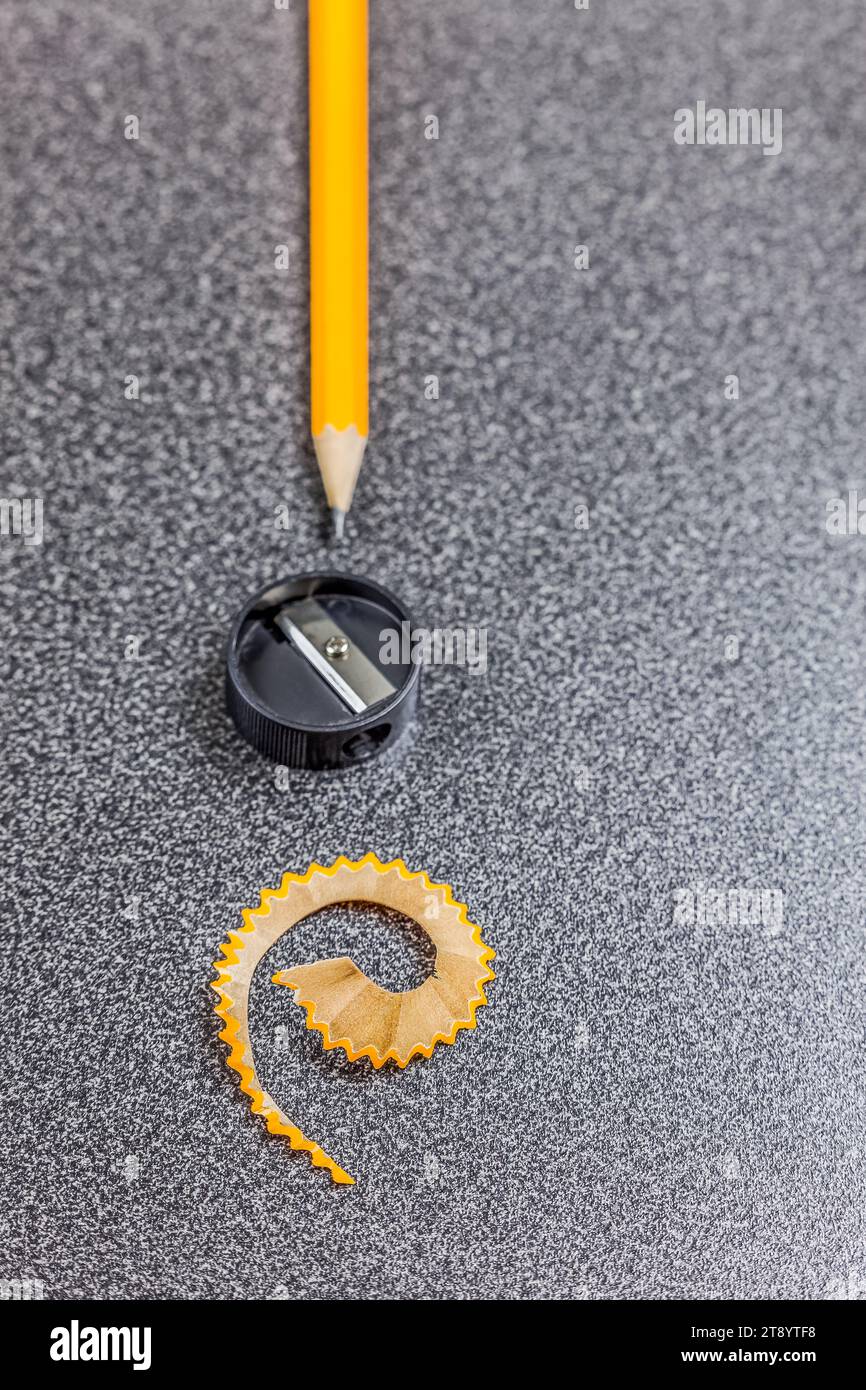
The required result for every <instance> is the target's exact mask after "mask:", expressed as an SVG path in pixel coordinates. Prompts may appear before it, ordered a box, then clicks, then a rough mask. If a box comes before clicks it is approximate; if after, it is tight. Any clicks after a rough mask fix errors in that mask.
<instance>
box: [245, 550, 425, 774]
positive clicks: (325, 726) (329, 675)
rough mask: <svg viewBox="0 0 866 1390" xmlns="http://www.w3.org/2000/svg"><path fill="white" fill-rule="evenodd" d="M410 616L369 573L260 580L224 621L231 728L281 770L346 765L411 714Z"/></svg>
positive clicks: (417, 674) (415, 684)
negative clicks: (364, 575)
mask: <svg viewBox="0 0 866 1390" xmlns="http://www.w3.org/2000/svg"><path fill="white" fill-rule="evenodd" d="M411 631H412V626H411V619H410V617H409V614H408V612H407V611H406V609H405V608H404V607H403V605H402V604H401V603H399V602H398V600H397V599H396V598H395V597H394V595H393V594H391V593H389V592H388V590H387V589H384V588H382V586H381V585H380V584H374V583H373V582H372V581H371V580H369V579H359V578H356V577H355V576H353V575H348V574H298V575H293V576H291V577H290V578H288V579H282V580H280V581H279V583H276V584H269V585H268V586H267V588H265V589H262V590H261V592H260V593H258V594H256V595H255V596H254V597H253V598H251V599H250V600H249V602H248V603H247V604H245V606H244V607H243V608H242V609H241V611H240V613H238V615H237V617H236V618H235V620H234V623H233V625H232V630H231V635H230V637H229V645H228V655H227V659H226V702H227V705H228V710H229V713H230V714H231V716H232V719H233V720H234V722H235V724H236V725H237V727H238V729H239V731H240V732H241V733H242V734H243V736H244V738H245V739H247V740H248V741H249V742H250V743H251V744H253V746H254V747H255V748H257V749H258V750H259V752H260V753H264V754H265V756H266V757H268V758H272V759H273V760H274V761H275V762H278V763H281V764H283V765H284V766H286V767H309V768H327V767H330V768H337V767H352V766H354V765H355V764H356V763H360V762H364V761H366V760H367V759H368V758H372V757H375V755H376V754H377V753H381V752H383V751H384V750H385V749H386V748H390V747H391V746H392V745H393V744H395V743H396V742H397V740H398V739H399V738H400V737H401V736H402V735H403V734H404V733H405V732H406V730H407V729H408V727H409V725H410V724H411V723H412V720H413V719H414V716H415V710H416V708H417V705H418V691H419V685H420V678H421V667H420V665H418V664H417V663H416V662H413V661H412V659H411V646H412V644H411Z"/></svg>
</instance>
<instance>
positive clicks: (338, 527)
mask: <svg viewBox="0 0 866 1390" xmlns="http://www.w3.org/2000/svg"><path fill="white" fill-rule="evenodd" d="M331 520H332V521H333V523H334V537H335V539H336V540H338V541H341V540H342V539H343V530H344V528H345V525H346V513H345V512H344V511H341V510H340V508H339V507H332V508H331Z"/></svg>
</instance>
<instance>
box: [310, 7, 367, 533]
mask: <svg viewBox="0 0 866 1390" xmlns="http://www.w3.org/2000/svg"><path fill="white" fill-rule="evenodd" d="M309 35H310V394H311V424H312V432H313V442H314V444H315V447H316V456H317V458H318V461H319V467H320V469H321V472H322V480H323V482H324V484H325V492H326V494H327V498H328V503H329V505H330V506H331V507H332V508H333V509H335V511H339V512H341V513H343V512H346V511H348V509H349V506H350V505H351V501H352V492H353V490H354V486H355V481H356V479H357V476H358V470H359V468H360V466H361V459H362V458H363V454H364V449H365V447H366V443H367V433H368V428H369V425H368V340H367V315H368V306H367V280H368V231H367V225H368V194H367V182H368V155H367V0H310V3H309Z"/></svg>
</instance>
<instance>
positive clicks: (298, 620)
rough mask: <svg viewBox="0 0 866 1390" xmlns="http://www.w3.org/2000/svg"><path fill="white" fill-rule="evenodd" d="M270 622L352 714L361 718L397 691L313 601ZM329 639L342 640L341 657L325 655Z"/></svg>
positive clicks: (288, 609)
mask: <svg viewBox="0 0 866 1390" xmlns="http://www.w3.org/2000/svg"><path fill="white" fill-rule="evenodd" d="M274 622H275V623H276V625H277V627H278V628H279V629H280V631H281V632H282V633H283V634H284V636H286V637H288V639H289V641H290V642H291V643H292V644H293V645H294V646H295V647H296V648H297V650H298V651H299V652H300V654H301V656H302V657H303V658H304V660H305V661H308V662H309V664H310V665H311V666H312V667H313V669H314V670H315V671H317V672H318V674H319V675H320V676H321V677H322V680H324V681H326V682H327V684H328V685H329V686H330V687H331V689H332V690H333V691H334V693H335V694H336V695H338V696H339V697H340V699H341V700H342V701H343V703H344V705H346V706H347V707H348V708H349V709H350V710H351V711H352V713H353V714H364V713H365V712H366V711H367V710H368V709H369V708H370V707H371V705H377V704H379V702H380V701H381V700H386V699H388V698H389V697H390V696H391V695H396V693H397V687H396V686H394V685H392V684H391V682H390V681H389V680H388V677H387V676H385V675H384V674H383V673H382V672H381V671H380V670H379V668H378V666H374V665H373V662H372V661H370V660H369V658H368V657H366V656H365V655H364V653H363V652H362V651H361V650H360V648H359V647H357V646H356V645H355V643H354V642H353V641H352V640H351V638H350V637H349V636H348V634H347V633H345V632H344V631H343V629H342V628H341V627H340V625H339V623H335V622H334V620H333V618H332V617H330V616H329V614H328V613H326V611H325V609H324V608H323V607H322V605H321V604H320V603H317V602H316V600H315V599H313V598H305V599H299V600H296V601H295V602H294V603H288V604H286V606H285V608H281V609H280V611H279V613H277V614H276V615H275V617H274ZM332 638H342V640H343V641H344V642H346V643H348V650H347V652H346V655H345V656H341V657H334V658H331V657H329V656H327V655H326V654H325V647H326V645H327V644H328V642H329V641H330V640H331V639H332Z"/></svg>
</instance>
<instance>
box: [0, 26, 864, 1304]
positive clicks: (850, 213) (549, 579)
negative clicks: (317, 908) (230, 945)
mask: <svg viewBox="0 0 866 1390" xmlns="http://www.w3.org/2000/svg"><path fill="white" fill-rule="evenodd" d="M373 10H374V14H373V20H372V73H371V78H372V105H373V111H372V150H373V159H372V228H373V231H372V258H373V259H372V282H371V295H372V310H373V312H372V372H373V377H372V422H373V443H372V446H371V448H370V451H369V458H368V460H367V463H366V466H365V470H364V473H363V475H362V480H361V484H360V488H359V493H358V497H357V505H356V509H355V511H354V513H353V517H352V523H351V540H350V542H349V544H348V545H347V546H346V548H345V551H344V553H343V556H341V557H340V560H341V564H342V566H343V567H344V568H351V569H352V570H354V571H355V572H358V573H362V574H369V575H371V576H373V577H378V578H380V579H381V580H383V581H384V582H385V583H387V584H388V585H389V586H390V587H391V588H392V589H394V590H395V591H396V592H397V593H399V594H400V595H401V596H402V597H403V598H404V599H405V600H406V601H407V602H408V603H409V604H410V605H411V607H412V610H413V612H414V613H415V615H416V617H417V619H418V620H419V621H424V622H426V623H427V624H428V625H430V626H433V625H441V626H447V625H454V624H460V623H463V624H475V625H479V626H484V627H486V628H487V630H488V644H489V645H488V661H489V664H488V670H487V672H486V674H484V675H480V674H477V673H473V672H471V671H469V670H467V669H462V670H460V669H453V668H452V669H448V668H435V669H430V670H429V671H427V672H425V679H424V691H423V713H422V717H421V719H420V721H419V723H418V725H417V729H416V732H415V734H414V736H413V737H412V739H411V742H409V743H408V744H407V745H406V746H404V747H402V748H401V749H400V750H398V751H397V752H395V753H394V754H393V756H389V757H387V758H386V759H385V760H383V761H381V762H379V763H376V764H375V765H370V766H367V767H365V768H363V769H358V770H357V771H353V772H351V773H349V774H346V775H340V774H337V775H324V776H316V775H313V774H304V773H292V774H291V776H290V778H289V780H288V785H287V787H285V788H280V787H278V786H277V785H276V783H275V778H274V772H273V768H272V767H271V766H270V765H269V764H267V763H266V762H264V761H263V760H262V759H261V758H259V757H258V756H257V755H256V754H255V753H254V752H253V751H252V750H251V749H249V748H248V747H247V746H246V745H244V744H243V743H241V742H240V741H239V739H238V738H237V736H236V734H235V733H234V730H233V729H232V727H231V725H230V723H229V722H228V720H227V718H226V716H225V714H224V710H223V697H222V660H223V644H224V639H225V635H226V632H227V627H228V623H229V620H230V617H231V615H232V613H233V612H234V611H235V609H236V608H237V607H238V606H239V605H240V603H241V601H242V600H243V598H244V597H245V595H247V594H248V593H249V592H251V591H253V590H254V589H255V588H256V587H257V586H258V585H259V584H260V583H263V582H265V581H266V580H268V579H269V578H272V577H278V576H280V575H281V574H285V573H290V572H292V571H297V570H303V569H313V568H316V567H319V566H324V565H329V564H331V563H332V562H333V561H334V558H335V557H334V553H333V550H332V548H331V547H330V542H329V540H328V538H327V534H326V530H325V518H324V507H323V503H322V498H321V494H320V486H319V482H318V479H317V476H316V471H315V465H314V462H313V459H312V455H311V450H310V447H309V445H308V443H307V430H308V425H307V365H306V358H307V295H306V285H307V251H306V214H307V205H306V116H305V103H306V91H305V39H306V34H305V17H304V6H303V5H302V4H300V3H299V0H298V3H296V2H295V0H292V4H291V7H290V9H289V11H288V12H282V11H277V10H275V9H274V8H273V6H271V5H269V4H267V3H263V4H259V5H253V4H235V3H229V0H213V3H211V2H210V0H209V3H204V2H203V0H194V2H191V3H188V4H186V5H183V6H178V5H176V4H173V3H168V0H137V3H135V4H134V5H133V4H131V3H128V0H120V3H118V4H113V5H108V4H87V5H85V4H84V3H77V2H76V3H72V0H59V3H52V0H48V3H45V4H41V5H39V6H23V5H15V4H10V3H8V2H7V0H2V3H0V30H2V51H3V59H2V69H3V81H2V87H0V142H2V145H0V167H2V181H0V226H2V245H3V248H4V249H3V254H2V261H0V282H2V292H0V316H2V335H0V336H2V349H0V351H2V359H0V366H2V371H0V395H2V400H0V406H2V435H3V440H2V489H3V496H4V497H7V498H9V497H36V496H38V497H41V498H43V502H44V538H43V543H42V544H41V545H30V546H26V545H24V544H23V540H22V538H20V537H14V536H11V537H10V536H7V537H4V538H3V540H2V543H0V563H2V569H0V597H2V633H3V642H2V649H0V650H2V670H3V692H4V693H3V701H2V721H3V725H4V726H5V733H6V741H5V752H4V755H3V772H4V779H3V780H4V824H5V829H4V861H5V870H4V874H3V913H2V916H3V930H4V941H5V944H4V947H3V965H4V976H5V985H4V1028H3V1031H4V1064H3V1081H2V1090H3V1093H4V1115H5V1118H4V1122H3V1127H2V1132H0V1174H2V1182H3V1185H4V1188H5V1195H4V1197H3V1201H2V1217H0V1220H2V1239H0V1248H2V1251H3V1257H2V1259H3V1264H2V1268H0V1275H2V1276H3V1277H4V1278H7V1277H28V1276H29V1277H34V1278H41V1279H42V1280H43V1281H44V1284H45V1289H46V1295H47V1296H52V1297H77V1296H85V1297H86V1296H90V1297H95V1298H107V1297H120V1298H134V1297H148V1298H167V1297H184V1298H200V1297H216V1298H225V1299H231V1298H248V1297H261V1296H267V1297H276V1298H280V1297H304V1298H317V1299H318V1298H333V1297H340V1298H355V1297H360V1298H373V1297H387V1298H393V1297H399V1296H407V1295H408V1296H410V1297H413V1298H440V1297H454V1298H471V1297H480V1298H517V1297H520V1298H567V1297H571V1298H574V1297H577V1298H588V1299H595V1298H641V1297H643V1298H652V1299H677V1298H683V1297H690V1296H691V1297H699V1298H724V1297H729V1296H739V1297H746V1298H751V1297H770V1298H777V1297H778V1298H781V1297H810V1298H825V1297H848V1296H855V1297H856V1296H862V1290H863V1288H864V1287H866V1251H864V1241H863V1208H864V1195H866V1193H864V1176H863V1172H864V1170H863V1160H864V1132H863V1115H864V1109H863V1102H864V1084H863V1052H864V1015H863V986H864V980H866V963H864V900H866V870H864V860H863V840H864V834H863V810H864V790H863V787H864V784H863V776H862V750H863V736H864V705H866V701H864V667H866V655H864V652H866V649H864V643H863V605H864V596H866V583H864V567H866V538H864V537H862V536H857V535H854V536H848V537H837V536H831V535H829V534H828V532H827V529H826V526H825V516H826V510H825V509H826V503H827V501H828V499H830V498H831V497H834V496H837V495H844V492H845V490H846V489H847V488H848V486H849V485H851V486H857V485H858V484H859V485H860V486H861V487H862V489H863V495H864V496H866V460H864V452H863V424H864V398H863V389H862V382H863V367H864V344H866V335H864V312H863V311H864V300H866V294H864V279H863V269H864V253H863V246H864V231H866V225H864V224H866V201H864V198H863V181H864V153H863V150H864V144H863V127H864V118H866V94H864V87H863V82H862V73H863V58H864V48H866V19H864V12H863V8H862V6H861V5H859V4H857V3H856V0H846V3H837V4H834V5H832V6H829V5H827V6H815V5H814V4H807V3H805V0H795V2H794V3H792V0H784V3H783V0H770V2H769V3H764V4H762V5H760V6H755V5H754V4H751V3H749V0H729V3H727V4H725V5H724V6H719V5H711V4H697V3H687V0H672V3H669V4H666V5H664V6H660V5H658V4H657V3H651V0H629V3H628V4H625V3H613V0H609V3H602V2H601V0H599V2H598V3H596V0H593V3H592V6H591V9H590V10H589V12H581V11H576V10H575V9H574V8H573V6H571V5H570V4H568V3H566V0H562V3H558V4H552V3H547V4H543V5H535V6H529V5H523V4H518V3H516V0H509V3H500V4H496V5H489V4H482V3H480V0H441V3H438V4H437V5H435V6H431V5H424V6H421V5H411V4H408V3H403V0H400V2H399V3H398V2H397V0H389V3H388V4H387V5H374V6H373ZM699 99H704V100H706V101H707V102H708V103H717V104H719V105H722V106H728V105H745V106H758V107H762V106H766V107H781V108H782V110H783V113H784V144H783V149H782V152H781V154H780V155H778V156H776V157H765V156H764V155H763V154H762V152H761V150H760V149H759V148H755V147H748V148H710V147H704V148H697V147H694V148H690V147H680V146H678V145H676V144H675V143H674V140H673V124H674V123H673V113H674V111H675V110H676V109H677V108H678V107H683V106H687V105H690V104H694V103H695V102H696V101H697V100H699ZM130 114H134V115H137V116H138V118H139V121H140V138H139V139H138V140H137V141H134V140H126V139H124V121H125V118H126V116H128V115H130ZM431 114H434V115H436V116H437V118H438V120H439V139H438V141H435V140H428V139H426V138H425V118H426V117H427V116H429V115H431ZM277 245H287V246H288V248H289V254H290V265H289V269H288V271H285V272H278V271H276V270H275V268H274V248H275V246H277ZM577 245H585V246H587V247H588V249H589V267H588V269H586V270H577V269H576V268H575V266H574V248H575V246H577ZM732 374H735V375H736V376H737V377H738V378H739V399H738V400H727V399H725V379H726V377H729V376H730V375H732ZM431 375H436V376H438V378H439V383H440V394H439V399H438V400H435V401H434V400H427V399H425V389H424V388H425V379H426V378H427V377H429V376H431ZM129 376H136V377H138V378H139V381H140V397H139V399H138V400H129V399H126V398H125V383H126V381H127V378H128V377H129ZM581 505H587V506H588V507H589V527H588V529H581V528H580V526H579V525H578V524H576V523H577V522H578V521H579V520H580V518H581V516H582V513H580V512H578V511H577V510H576V509H577V508H579V507H580V506H581ZM280 507H286V508H287V509H288V512H287V513H279V512H278V509H279V508H280ZM286 514H287V515H288V518H289V529H288V530H280V529H279V528H278V527H277V526H276V525H275V518H276V517H277V516H278V515H286ZM130 638H132V639H135V640H134V641H132V642H130V640H129V639H130ZM731 639H734V640H733V641H732V640H731ZM136 651H137V656H136V655H135V652H136ZM367 849H374V850H376V852H377V853H378V854H380V855H381V856H382V857H390V856H394V855H399V856H402V857H403V858H404V859H405V860H406V862H407V863H408V864H409V865H410V866H412V867H423V868H426V869H427V870H428V871H429V872H430V874H431V875H432V877H434V878H435V879H438V880H442V881H445V882H448V883H451V884H452V885H453V886H454V890H455V893H456V894H457V896H458V897H460V898H462V899H463V900H464V901H465V902H466V903H467V904H468V905H469V908H470V913H471V915H472V916H473V918H474V919H475V920H476V921H477V922H479V923H480V924H481V926H482V928H483V930H484V934H485V937H487V938H488V939H489V940H490V942H491V944H492V945H493V946H494V947H495V949H496V951H497V961H496V968H497V976H498V977H497V980H496V982H495V984H494V985H493V986H492V987H491V991H490V998H491V1005H490V1007H489V1008H487V1009H485V1010H483V1011H482V1013H481V1014H480V1015H479V1027H478V1030H477V1032H476V1033H474V1034H466V1033H464V1034H463V1035H461V1036H460V1038H459V1040H458V1042H457V1043H456V1044H455V1046H453V1047H451V1048H439V1049H438V1050H437V1052H436V1053H435V1054H434V1057H433V1058H432V1059H431V1060H430V1061H422V1062H421V1063H419V1064H418V1065H413V1066H411V1067H410V1068H408V1069H407V1070H406V1072H405V1073H398V1072H391V1071H390V1070H386V1071H384V1072H382V1073H381V1074H373V1073H372V1072H370V1071H369V1070H365V1069H364V1068H363V1067H361V1068H351V1067H349V1066H348V1065H347V1064H345V1063H344V1064H343V1065H340V1063H339V1061H338V1060H335V1057H336V1054H328V1055H324V1054H323V1053H322V1051H321V1040H320V1038H319V1036H318V1034H315V1033H307V1032H305V1031H304V1017H303V1013H302V1011H301V1010H300V1009H298V1008H297V1007H295V1006H294V1005H293V1004H292V1002H291V999H290V998H289V997H288V994H287V992H286V991H285V990H280V989H278V988H276V987H275V986H273V985H271V984H270V983H269V972H264V973H263V972H260V973H259V976H257V980H256V983H255V987H254V998H253V1028H254V1037H255V1042H256V1047H257V1052H258V1055H259V1056H260V1058H261V1065H262V1071H263V1074H264V1075H265V1077H266V1078H267V1082H268V1084H269V1085H270V1086H271V1088H272V1089H273V1091H274V1093H275V1094H276V1095H277V1096H278V1097H279V1099H280V1101H281V1103H282V1104H284V1106H285V1108H286V1110H287V1112H288V1113H289V1114H290V1115H292V1117H293V1118H295V1119H296V1120H297V1122H298V1123H299V1124H301V1125H302V1127H303V1128H304V1129H305V1131H306V1132H307V1133H308V1134H311V1135H312V1136H313V1137H315V1138H316V1139H318V1140H319V1141H320V1142H321V1143H322V1144H323V1145H325V1146H326V1147H327V1148H328V1151H329V1152H332V1153H335V1154H336V1155H337V1156H338V1157H339V1159H340V1161H341V1162H344V1163H345V1164H346V1166H348V1167H350V1168H351V1170H352V1171H354V1172H355V1173H357V1175H358V1177H359V1182H358V1185H357V1186H356V1187H354V1188H342V1189H338V1188H335V1187H332V1186H331V1185H330V1184H329V1182H328V1179H327V1177H326V1176H325V1175H323V1174H322V1173H319V1172H314V1171H312V1170H311V1169H310V1166H309V1163H308V1162H307V1160H306V1159H305V1158H303V1157H300V1156H296V1155H292V1154H291V1153H289V1152H288V1151H287V1150H286V1149H285V1148H284V1146H283V1145H282V1143H281V1142H280V1141H279V1140H277V1139H274V1138H273V1137H271V1136H269V1135H268V1134H267V1133H266V1132H265V1130H264V1127H263V1126H262V1125H261V1123H260V1122H259V1121H256V1120H254V1119H253V1117H252V1116H251V1115H250V1113H249V1109H248V1106H247V1104H246V1103H245V1101H244V1100H243V1098H242V1097H241V1096H240V1095H239V1094H238V1091H237V1087H236V1079H235V1078H234V1077H233V1075H232V1074H231V1073H230V1072H229V1071H228V1069H227V1068H226V1066H225V1062H224V1049H223V1047H222V1045H221V1044H220V1043H219V1042H218V1041H217V1039H216V1033H217V1029H218V1022H217V1020H216V1018H215V1016H214V1014H213V1012H212V996H211V994H210V991H209V988H208V982H209V980H210V979H211V977H212V971H211V966H210V962H211V961H212V960H213V958H214V955H215V953H216V947H217V945H218V943H219V942H220V941H221V940H223V939H224V937H225V935H226V932H227V930H228V929H229V928H231V927H232V926H233V925H236V924H237V922H238V910H239V906H240V905H241V904H249V903H254V902H255V901H257V898H258V892H259V890H260V889H261V888H262V887H263V886H268V885H270V886H272V885H274V884H276V883H277V882H278V881H279V879H280V876H281V874H282V872H283V871H284V870H285V869H293V870H296V871H297V870H303V869H304V868H306V866H307V864H308V863H309V862H310V860H311V859H314V858H317V859H319V860H320V861H323V862H328V861H329V859H330V858H333V857H334V856H335V855H337V854H338V853H345V854H348V855H350V856H357V855H360V854H361V853H363V852H364V851H366V850H367ZM701 887H703V889H706V890H709V889H716V890H721V889H729V888H734V887H745V888H753V889H759V890H764V891H765V892H769V891H770V890H779V891H780V892H781V893H782V895H783V896H782V899H781V900H777V899H773V900H772V901H773V902H776V901H781V902H782V905H783V910H782V913H781V915H780V916H778V915H774V916H772V918H768V919H767V920H766V921H761V920H758V921H754V920H751V921H747V922H746V923H745V924H744V923H741V922H740V921H739V920H734V921H731V920H730V919H726V920H725V922H724V924H722V923H721V921H720V920H716V919H717V917H718V914H717V913H715V912H713V913H711V914H710V920H709V921H705V922H704V923H703V924H702V923H699V922H694V923H692V924H689V923H688V922H687V921H684V920H683V919H682V916H681V915H679V914H678V913H677V910H676V907H677V902H678V901H680V900H679V899H678V898H677V892H678V890H690V891H692V892H695V891H696V890H698V889H699V888H701ZM328 954H350V955H352V956H353V957H354V958H355V960H356V961H357V962H358V964H359V965H360V966H361V967H362V968H363V969H365V970H367V971H368V973H370V974H371V975H373V977H374V978H377V979H378V980H379V981H380V982H381V983H383V984H385V985H388V986H389V987H391V988H396V989H402V988H408V987H410V986H411V985H412V984H413V983H417V981H418V980H419V979H420V978H423V974H424V971H425V970H426V969H429V962H425V959H424V958H423V952H422V951H421V949H420V946H419V944H418V942H417V941H416V940H415V938H413V937H412V936H411V934H407V933H404V932H403V931H401V930H399V929H390V930H389V929H387V928H386V927H385V926H383V925H381V924H378V923H375V922H371V921H370V919H369V917H365V916H363V915H359V914H356V913H352V912H351V911H349V910H346V909H344V910H341V911H339V912H336V913H331V914H329V915H328V916H327V917H325V918H324V919H322V920H319V919H314V920H311V921H309V922H307V923H306V924H304V925H302V926H301V927H299V928H298V930H297V933H296V935H295V938H294V939H293V940H292V941H291V942H289V943H286V942H283V943H281V944H280V946H278V948H277V949H276V952H275V953H274V955H273V958H272V959H270V958H269V964H270V965H272V967H273V968H274V969H277V968H280V966H284V965H288V964H289V963H291V962H292V961H298V960H309V959H316V958H322V957H324V956H326V955H328ZM277 957H279V958H277Z"/></svg>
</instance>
